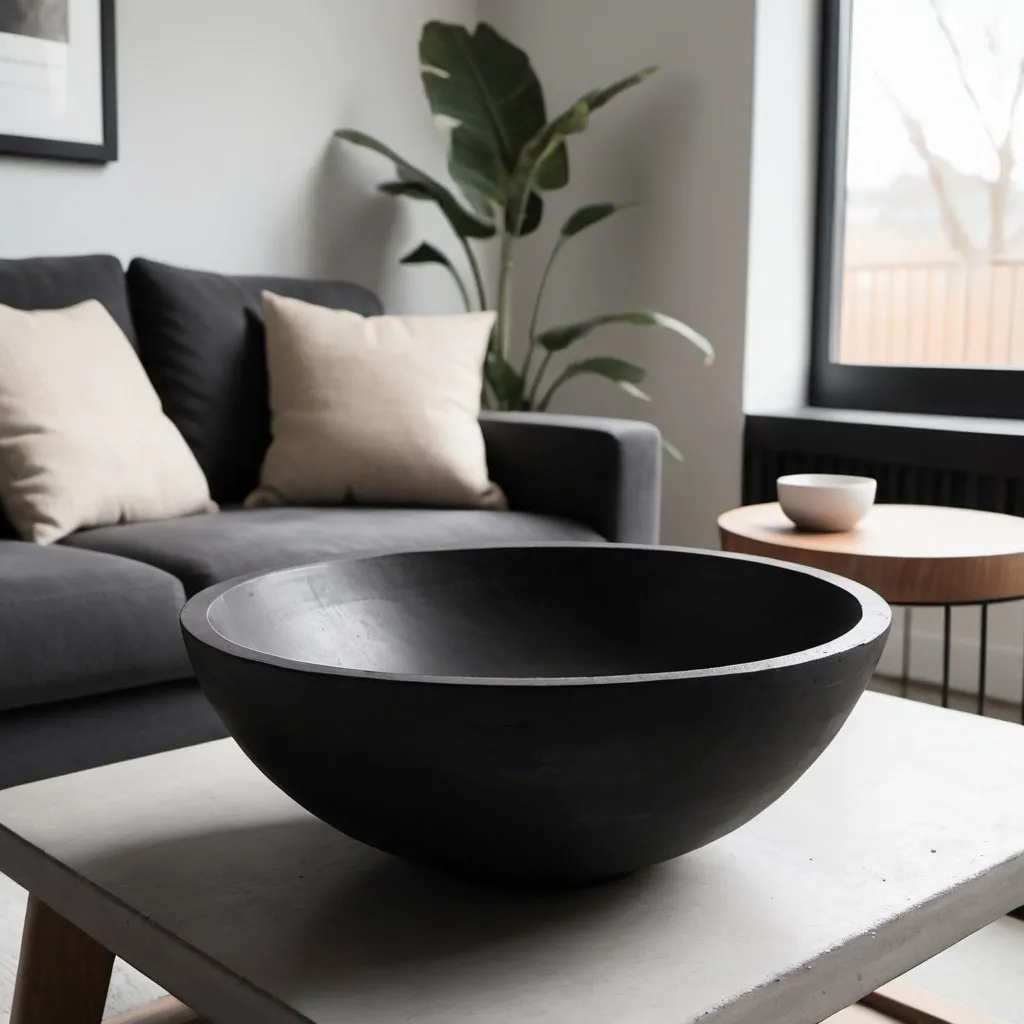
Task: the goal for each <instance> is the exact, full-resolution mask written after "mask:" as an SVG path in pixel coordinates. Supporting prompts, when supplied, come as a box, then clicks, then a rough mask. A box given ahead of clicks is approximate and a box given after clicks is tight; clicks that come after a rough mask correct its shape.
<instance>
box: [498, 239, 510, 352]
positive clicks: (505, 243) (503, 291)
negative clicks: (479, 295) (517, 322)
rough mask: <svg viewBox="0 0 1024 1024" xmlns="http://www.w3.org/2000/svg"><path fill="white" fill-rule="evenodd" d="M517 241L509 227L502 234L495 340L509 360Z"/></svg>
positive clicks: (499, 350)
mask: <svg viewBox="0 0 1024 1024" xmlns="http://www.w3.org/2000/svg"><path fill="white" fill-rule="evenodd" d="M514 241H515V239H514V237H513V235H512V232H511V231H510V230H509V229H508V225H506V226H505V228H504V229H503V230H502V232H501V256H500V259H501V269H500V274H499V277H498V322H497V324H496V330H495V338H496V339H497V349H498V353H499V354H500V355H501V357H502V359H505V360H507V359H508V350H509V345H510V343H511V334H512V245H513V243H514Z"/></svg>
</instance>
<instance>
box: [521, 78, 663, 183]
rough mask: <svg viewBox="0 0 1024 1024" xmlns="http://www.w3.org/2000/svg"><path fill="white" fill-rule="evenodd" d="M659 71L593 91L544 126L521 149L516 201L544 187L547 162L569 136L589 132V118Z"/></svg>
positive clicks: (626, 79)
mask: <svg viewBox="0 0 1024 1024" xmlns="http://www.w3.org/2000/svg"><path fill="white" fill-rule="evenodd" d="M657 70H658V68H657V67H655V66H651V67H646V68H641V70H639V71H635V72H633V74H631V75H626V76H625V77H624V78H620V79H619V80H618V81H617V82H613V83H612V84H611V85H609V86H606V87H605V88H604V89H591V90H590V92H588V93H585V94H584V95H583V96H581V97H580V98H579V99H578V100H577V101H576V102H575V103H573V104H572V105H571V106H569V107H568V108H566V109H565V110H563V111H562V113H561V114H559V115H558V117H556V118H555V119H554V120H552V121H549V122H548V123H547V124H545V125H544V126H543V127H541V128H540V129H539V130H538V131H537V132H536V133H535V134H534V135H533V137H532V138H531V139H529V140H528V141H527V142H526V143H525V144H524V145H523V147H522V149H521V150H520V153H519V160H518V162H517V164H516V167H515V171H514V173H513V181H512V185H511V193H512V200H513V202H517V201H518V199H519V197H521V196H522V195H523V193H524V191H525V190H526V189H528V188H529V189H532V188H533V187H534V186H541V187H544V186H543V185H542V183H543V182H544V181H545V180H546V178H547V175H548V173H549V170H548V162H549V161H551V160H553V159H556V155H557V154H558V153H559V152H560V151H562V150H563V149H564V148H565V147H564V143H565V140H566V138H567V137H568V136H570V135H576V134H578V133H579V132H582V131H585V130H586V128H587V126H588V125H589V124H590V115H591V114H592V113H593V112H594V111H595V110H599V109H600V108H601V107H603V106H604V105H605V104H606V103H608V102H610V101H611V100H612V99H614V98H615V97H616V96H618V95H619V93H621V92H625V90H626V89H631V88H632V87H633V86H634V85H639V84H640V83H641V82H643V81H645V80H646V79H648V78H650V77H651V75H653V74H654V73H655V72H656V71H657Z"/></svg>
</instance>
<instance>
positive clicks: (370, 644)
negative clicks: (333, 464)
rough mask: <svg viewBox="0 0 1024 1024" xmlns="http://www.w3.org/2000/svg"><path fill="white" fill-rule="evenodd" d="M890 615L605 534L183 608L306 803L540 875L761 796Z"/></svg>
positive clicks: (841, 702)
mask: <svg viewBox="0 0 1024 1024" xmlns="http://www.w3.org/2000/svg"><path fill="white" fill-rule="evenodd" d="M889 623H890V612H889V607H888V605H886V603H885V602H884V601H883V600H882V599H881V598H880V597H878V596H877V595H876V594H874V593H873V592H872V591H870V590H867V589H866V588H864V587H862V586H860V585H858V584H856V583H852V582H850V581H848V580H845V579H842V578H840V577H838V576H832V575H829V574H826V573H822V572H817V571H815V570H812V569H805V568H802V567H797V566H792V565H786V564H784V563H781V562H773V561H769V560H767V559H758V558H749V557H744V556H740V555H723V554H714V553H711V552H705V551H691V550H683V549H673V548H654V547H631V546H621V545H603V544H602V545H596V544H595V545H541V546H523V547H515V546H513V547H504V548H501V547H491V548H471V549H462V550H444V551H428V552H419V553H412V554H390V555H379V556H376V557H362V558H355V559H352V560H344V561H334V562H325V563H321V564H317V565H307V566H302V567H299V568H296V569H286V570H282V571H280V572H271V573H266V574H263V575H258V576H252V577H248V578H244V579H241V580H235V581H232V582H229V583H225V584H222V585H220V586H216V587H212V588H210V589H209V590H206V591H204V592H203V593H201V594H199V595H198V596H197V597H195V598H193V599H192V600H191V601H190V602H189V603H188V605H187V606H186V608H185V610H184V612H183V613H182V624H183V627H184V632H185V640H186V643H187V646H188V651H189V654H190V656H191V658H192V663H193V665H194V666H195V670H196V675H197V676H198V678H199V681H200V683H201V684H202V686H203V689H204V690H205V692H206V694H207V696H208V697H209V699H210V700H211V701H212V703H213V705H214V707H215V708H216V709H217V711H218V712H219V713H220V715H221V717H222V718H223V719H224V722H225V724H226V725H227V727H228V729H230V731H231V733H232V735H233V736H234V737H235V739H236V740H237V741H238V743H239V744H240V745H241V747H242V749H243V750H244V751H245V752H246V753H247V754H248V755H249V757H250V758H251V759H252V760H253V761H254V762H255V763H256V765H257V766H258V767H259V768H260V769H261V770H262V771H263V772H264V773H265V774H266V775H267V776H268V777H269V778H270V779H271V780H273V781H274V782H275V783H276V784H277V785H278V786H280V787H281V789H283V790H284V791H285V792H286V793H288V794H289V795H290V796H291V797H293V798H294V799H295V800H296V801H298V802H299V803H300V804H302V805H303V806H304V807H306V808H307V809H308V810H309V811H311V812H312V813H313V814H315V815H317V816H318V817H320V818H322V819H323V820H324V821H326V822H329V823H330V824H331V825H333V826H335V827H336V828H338V829H340V830H341V831H342V832H345V833H347V834H348V835H350V836H353V837H355V838H356V839H360V840H362V841H363V842H365V843H369V844H370V845H372V846H375V847H378V848H379V849H381V850H386V851H389V852H391V853H394V854H398V855H400V856H402V857H406V858H408V859H410V860H414V861H419V862H421V863H424V864H429V865H433V866H435V867H439V868H441V869H444V870H447V871H451V872H455V873H459V874H462V875H469V876H474V877H477V878H481V879H489V880H492V881H495V882H499V883H502V884H525V885H530V886H534V885H535V886H568V885H579V884H585V883H588V882H592V881H597V880H600V879H604V878H609V877H612V876H616V875H621V874H624V873H626V872H630V871H633V870H635V869H637V868H641V867H644V866H646V865H649V864H654V863H656V862H658V861H662V860H666V859H667V858H670V857H675V856H678V855H679V854H682V853H686V852H687V851H689V850H693V849H696V848H697V847H699V846H703V845H704V844H706V843H709V842H711V841H712V840H714V839H717V838H718V837H719V836H723V835H725V834H726V833H727V832H730V831H732V830H733V829H735V828H737V827H738V826H740V825H742V824H743V823H744V822H746V821H748V820H749V819H750V818H752V817H753V816H754V815H755V814H758V813H759V812H760V811H762V810H764V808H765V807H767V806H768V805H769V804H770V803H772V801H773V800H775V799H776V798H777V797H779V796H781V794H783V793H784V792H785V791H786V790H787V789H788V788H789V787H790V786H791V785H792V784H793V783H794V782H795V781H796V780H797V779H798V778H799V777H800V775H801V774H803V772H804V771H805V770H806V769H807V767H808V766H809V765H810V764H811V763H812V762H813V761H814V760H815V758H817V756H818V755H819V754H820V753H821V752H822V751H823V750H824V749H825V747H826V746H827V745H828V743H829V741H830V740H831V739H832V738H833V736H835V734H836V733H837V732H838V730H839V728H840V726H841V725H842V724H843V722H844V721H845V719H846V717H847V715H848V714H849V712H850V710H851V709H852V708H853V706H854V704H855V703H856V701H857V699H858V697H859V696H860V694H861V692H862V691H863V689H864V687H865V685H866V684H867V682H868V679H869V678H870V676H871V673H872V671H873V670H874V668H875V664H876V663H877V661H878V658H879V656H880V654H881V651H882V647H883V645H884V643H885V639H886V635H887V634H888V632H889Z"/></svg>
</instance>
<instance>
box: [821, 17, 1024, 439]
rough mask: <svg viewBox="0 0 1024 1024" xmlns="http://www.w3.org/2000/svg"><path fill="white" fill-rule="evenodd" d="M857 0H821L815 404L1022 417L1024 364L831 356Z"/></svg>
mask: <svg viewBox="0 0 1024 1024" xmlns="http://www.w3.org/2000/svg"><path fill="white" fill-rule="evenodd" d="M854 2H855V0H821V79H820V87H819V96H820V108H819V122H818V129H819V148H818V187H817V207H816V221H817V234H816V239H815V255H814V261H815V262H814V277H815V281H814V301H813V310H812V321H811V323H812V346H811V373H810V382H809V383H810V386H809V394H808V399H809V403H810V405H812V406H824V407H827V408H838V409H864V410H870V411H883V412H908V413H933V414H937V415H946V416H972V417H973V416H977V417H988V418H998V419H1024V371H1021V370H1004V369H987V368H984V367H978V368H962V369H961V368H945V367H918V366H859V365H853V364H844V363H837V362H834V361H833V360H832V348H833V341H834V339H835V337H836V333H837V330H838V322H839V308H840V300H841V296H840V294H839V287H838V286H839V282H841V281H842V279H843V278H842V268H843V221H844V208H845V195H846V184H845V178H846V175H845V168H846V135H847V121H848V118H847V112H848V104H849V95H848V87H849V71H850V24H851V15H852V10H853V3H854Z"/></svg>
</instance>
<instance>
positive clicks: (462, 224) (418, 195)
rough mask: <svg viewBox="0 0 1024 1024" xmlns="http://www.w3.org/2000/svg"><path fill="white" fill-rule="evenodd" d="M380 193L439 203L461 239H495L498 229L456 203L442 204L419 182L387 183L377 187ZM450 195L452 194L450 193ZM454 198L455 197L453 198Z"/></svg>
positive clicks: (434, 194)
mask: <svg viewBox="0 0 1024 1024" xmlns="http://www.w3.org/2000/svg"><path fill="white" fill-rule="evenodd" d="M377 191H378V192H383V193H385V195H389V196H405V197H406V198H408V199H424V200H427V201H429V202H434V203H437V205H438V206H440V207H441V212H442V213H443V214H444V215H445V217H447V218H448V223H449V224H451V226H452V229H453V230H454V231H455V233H456V234H457V235H459V236H460V237H461V238H493V237H494V234H495V231H496V228H495V227H494V225H493V224H485V223H483V221H479V220H477V219H476V218H475V217H474V216H473V215H472V214H470V213H467V212H466V211H465V210H464V209H463V208H462V207H461V206H459V205H458V203H457V202H456V203H455V205H454V206H452V205H449V204H448V203H445V202H441V201H440V198H439V197H438V195H437V194H436V193H435V192H434V191H433V190H431V189H430V188H428V187H426V186H425V185H424V184H423V183H422V182H419V181H386V182H384V184H383V185H378V186H377ZM449 195H450V193H449ZM453 198H454V197H453Z"/></svg>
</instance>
